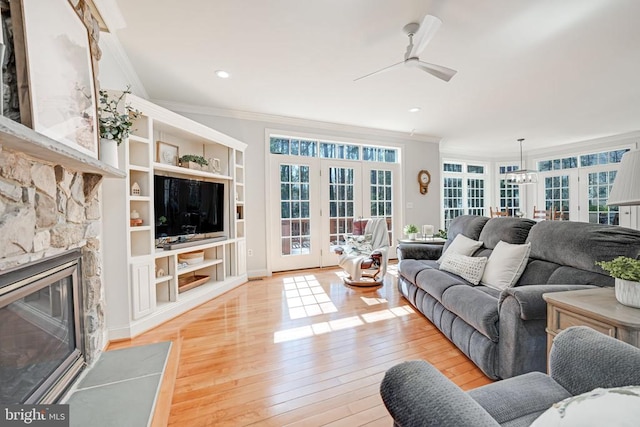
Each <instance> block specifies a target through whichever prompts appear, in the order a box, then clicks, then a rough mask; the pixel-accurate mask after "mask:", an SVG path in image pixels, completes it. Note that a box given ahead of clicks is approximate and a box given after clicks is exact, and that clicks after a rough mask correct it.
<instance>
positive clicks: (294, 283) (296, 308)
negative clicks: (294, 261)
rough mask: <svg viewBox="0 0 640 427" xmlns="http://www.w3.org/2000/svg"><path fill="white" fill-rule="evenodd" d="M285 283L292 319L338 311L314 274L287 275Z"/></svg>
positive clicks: (285, 292)
mask: <svg viewBox="0 0 640 427" xmlns="http://www.w3.org/2000/svg"><path fill="white" fill-rule="evenodd" d="M283 284H284V294H285V298H286V300H287V307H288V308H289V318H291V319H302V318H305V317H311V316H318V315H321V314H328V313H335V312H337V311H338V309H337V308H336V306H335V305H334V304H333V302H332V301H331V298H329V295H327V293H326V292H325V291H324V289H323V288H322V286H321V285H320V282H318V280H317V279H316V277H315V276H314V275H305V276H295V277H287V278H285V279H284V280H283Z"/></svg>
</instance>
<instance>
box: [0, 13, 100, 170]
mask: <svg viewBox="0 0 640 427" xmlns="http://www.w3.org/2000/svg"><path fill="white" fill-rule="evenodd" d="M11 14H12V22H13V23H14V25H15V27H16V28H15V34H16V37H15V39H14V41H15V46H14V48H15V53H16V66H17V70H18V73H17V79H18V87H19V100H20V116H21V121H22V124H24V125H25V126H28V127H31V128H32V129H33V130H35V131H36V132H38V133H41V134H43V135H45V136H47V137H49V138H51V139H54V140H56V141H58V142H60V143H61V144H64V145H67V146H69V147H71V148H73V149H75V150H77V151H79V152H81V153H83V154H85V155H89V156H91V157H95V158H97V157H98V104H97V97H96V89H95V88H96V85H95V80H94V70H93V62H92V55H91V45H90V41H89V32H88V30H87V27H86V26H85V25H84V23H83V21H82V20H81V18H80V16H79V15H78V14H77V12H76V11H75V10H74V8H73V6H72V5H71V4H70V3H69V2H68V1H65V0H55V1H51V0H19V1H16V2H11ZM52 67H53V68H54V69H55V72H52Z"/></svg>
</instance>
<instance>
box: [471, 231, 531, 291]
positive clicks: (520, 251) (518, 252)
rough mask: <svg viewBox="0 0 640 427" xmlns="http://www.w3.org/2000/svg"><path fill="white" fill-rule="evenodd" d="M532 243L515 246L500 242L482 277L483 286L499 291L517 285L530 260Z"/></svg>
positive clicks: (492, 253) (490, 257)
mask: <svg viewBox="0 0 640 427" xmlns="http://www.w3.org/2000/svg"><path fill="white" fill-rule="evenodd" d="M529 252H531V243H525V244H524V245H514V244H511V243H507V242H504V241H502V240H500V241H499V242H498V244H497V245H496V247H495V249H493V252H491V255H489V260H488V261H487V266H486V267H485V269H484V274H483V275H482V280H481V282H482V284H483V285H486V286H489V287H491V288H494V289H497V290H499V291H501V290H503V289H506V288H510V287H512V286H513V285H515V284H516V282H517V281H518V279H519V278H520V276H522V272H523V271H524V268H525V267H526V266H527V261H528V260H529Z"/></svg>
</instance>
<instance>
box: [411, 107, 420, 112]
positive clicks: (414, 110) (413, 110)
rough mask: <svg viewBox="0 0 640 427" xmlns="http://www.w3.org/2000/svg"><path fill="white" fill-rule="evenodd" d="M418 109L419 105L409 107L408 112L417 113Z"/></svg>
mask: <svg viewBox="0 0 640 427" xmlns="http://www.w3.org/2000/svg"><path fill="white" fill-rule="evenodd" d="M420 110H422V108H420V107H413V108H409V112H410V113H417V112H418V111H420Z"/></svg>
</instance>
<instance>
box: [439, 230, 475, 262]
mask: <svg viewBox="0 0 640 427" xmlns="http://www.w3.org/2000/svg"><path fill="white" fill-rule="evenodd" d="M480 246H482V242H479V241H477V240H473V239H470V238H468V237H467V236H463V235H462V234H458V235H457V236H456V238H455V239H453V242H451V244H450V245H449V246H448V247H447V250H446V251H445V252H444V253H443V254H442V256H441V257H440V259H439V260H438V261H437V262H438V263H441V262H442V261H443V260H444V258H445V257H446V256H447V255H448V254H460V255H464V256H471V255H473V253H474V252H475V251H477V250H478V248H480Z"/></svg>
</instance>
